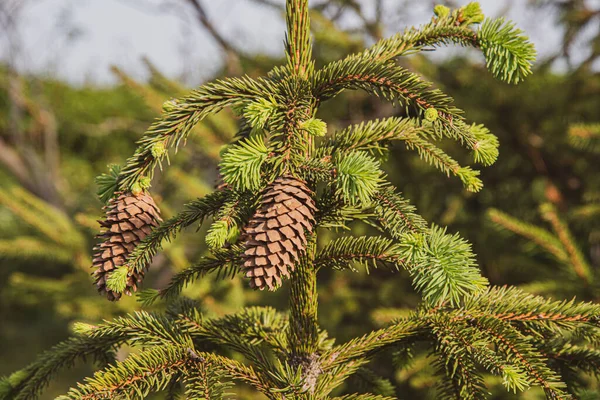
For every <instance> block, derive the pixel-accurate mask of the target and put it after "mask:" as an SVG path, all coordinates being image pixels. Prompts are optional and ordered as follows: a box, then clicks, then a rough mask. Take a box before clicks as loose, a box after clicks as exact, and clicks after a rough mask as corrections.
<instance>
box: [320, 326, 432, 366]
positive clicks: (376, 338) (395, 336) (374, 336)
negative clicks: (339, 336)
mask: <svg viewBox="0 0 600 400" xmlns="http://www.w3.org/2000/svg"><path fill="white" fill-rule="evenodd" d="M424 334H426V329H425V326H424V325H423V324H421V323H420V322H419V321H415V320H410V319H407V320H400V321H397V322H396V323H394V324H392V325H390V326H389V327H387V328H383V329H379V330H377V331H373V332H371V333H368V334H366V335H364V336H362V337H360V338H356V339H353V340H350V341H349V342H347V343H345V344H342V345H339V346H336V347H334V348H332V349H331V350H328V351H326V352H325V353H323V354H322V355H321V357H320V360H321V366H322V368H323V371H325V372H327V371H329V370H331V369H333V368H335V367H337V366H343V365H344V364H345V363H347V362H348V361H350V360H355V359H361V358H364V357H368V356H369V355H371V354H373V353H374V352H377V351H380V350H381V349H382V348H384V347H387V346H392V345H403V344H409V343H412V342H415V341H418V339H421V338H422V337H423V335H424Z"/></svg>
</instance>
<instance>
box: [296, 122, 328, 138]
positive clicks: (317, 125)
mask: <svg viewBox="0 0 600 400" xmlns="http://www.w3.org/2000/svg"><path fill="white" fill-rule="evenodd" d="M300 129H302V130H305V131H307V132H308V133H309V134H311V135H312V136H325V135H326V134H327V123H325V121H322V120H320V119H318V118H310V119H307V120H306V121H304V122H302V124H301V125H300Z"/></svg>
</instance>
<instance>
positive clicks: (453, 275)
mask: <svg viewBox="0 0 600 400" xmlns="http://www.w3.org/2000/svg"><path fill="white" fill-rule="evenodd" d="M399 256H400V258H401V259H403V260H404V265H405V267H406V268H407V269H408V271H409V272H410V274H411V276H412V278H413V285H414V286H415V288H416V289H417V290H419V291H420V292H422V294H423V299H424V300H425V302H427V303H428V304H431V305H438V304H442V303H444V302H449V303H450V304H453V305H456V304H459V303H460V301H461V300H462V299H463V297H464V296H465V295H468V294H473V293H479V292H482V291H484V290H485V288H486V287H487V285H488V281H487V279H485V278H484V277H482V276H481V275H480V272H479V270H478V269H477V268H476V263H475V257H474V255H473V253H472V251H471V245H470V244H469V243H468V242H466V241H465V240H463V239H462V238H460V237H459V236H458V235H457V234H455V235H450V234H447V233H446V230H445V229H441V228H438V227H436V226H433V227H432V228H431V230H430V232H429V234H428V235H423V234H415V233H405V234H403V235H402V236H401V239H400V243H399Z"/></svg>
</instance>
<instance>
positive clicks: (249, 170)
mask: <svg viewBox="0 0 600 400" xmlns="http://www.w3.org/2000/svg"><path fill="white" fill-rule="evenodd" d="M268 153H269V150H268V149H267V146H266V145H265V143H264V141H263V139H262V137H260V136H258V135H257V136H254V137H250V138H248V139H244V140H241V141H239V142H238V143H236V144H235V145H233V146H230V147H228V148H227V150H226V152H225V153H224V154H223V159H222V161H221V163H220V164H219V171H220V172H221V174H222V176H223V180H224V181H225V182H226V183H228V184H229V185H231V186H232V187H233V188H235V189H236V190H239V191H244V190H249V191H256V190H258V189H259V188H260V185H261V167H262V166H263V163H264V162H265V160H266V159H267V156H268Z"/></svg>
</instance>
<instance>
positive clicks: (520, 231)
mask: <svg viewBox="0 0 600 400" xmlns="http://www.w3.org/2000/svg"><path fill="white" fill-rule="evenodd" d="M487 217H488V218H489V219H490V220H491V221H492V222H494V223H495V224H496V225H498V226H499V227H501V228H504V229H506V230H509V231H511V232H514V233H515V234H517V235H520V236H523V237H525V238H527V239H529V240H531V241H532V242H534V243H535V244H537V245H538V246H540V247H541V248H543V249H545V250H546V251H548V252H549V253H550V254H552V255H553V256H554V257H556V259H557V260H559V261H561V262H566V261H567V260H568V255H567V252H566V251H565V249H564V248H563V246H562V243H561V242H560V241H559V240H557V238H556V237H555V236H554V235H552V234H551V233H550V232H548V231H547V230H545V229H542V228H539V227H537V226H535V225H531V224H527V223H524V222H522V221H519V220H518V219H516V218H513V217H511V216H510V215H508V214H505V213H503V212H502V211H500V210H497V209H495V208H491V209H489V210H488V212H487Z"/></svg>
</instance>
